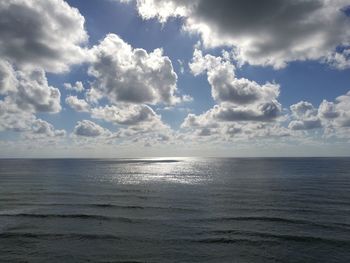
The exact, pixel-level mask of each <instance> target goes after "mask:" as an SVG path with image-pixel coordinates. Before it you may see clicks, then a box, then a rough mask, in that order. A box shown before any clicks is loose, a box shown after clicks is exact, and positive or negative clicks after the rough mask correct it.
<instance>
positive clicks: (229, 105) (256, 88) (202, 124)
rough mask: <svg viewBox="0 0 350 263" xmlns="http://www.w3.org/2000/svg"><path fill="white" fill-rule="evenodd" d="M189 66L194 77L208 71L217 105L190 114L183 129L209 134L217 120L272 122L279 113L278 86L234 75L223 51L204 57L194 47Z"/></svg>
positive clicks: (280, 108) (280, 109)
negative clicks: (221, 54)
mask: <svg viewBox="0 0 350 263" xmlns="http://www.w3.org/2000/svg"><path fill="white" fill-rule="evenodd" d="M189 67H190V69H191V72H192V73H193V74H194V75H195V76H197V75H199V74H203V73H206V74H207V79H208V82H209V84H210V86H211V94H212V97H213V99H214V100H215V101H216V102H218V103H219V104H218V105H215V106H214V107H213V108H212V109H210V110H208V111H207V112H205V113H203V114H201V115H199V116H195V115H193V114H189V115H188V116H187V117H186V119H185V120H184V122H183V124H182V127H183V128H191V127H192V128H193V127H197V128H199V129H200V132H199V134H201V135H210V134H212V133H213V130H212V128H213V125H218V124H217V123H218V122H271V121H274V120H276V119H277V118H278V117H279V116H280V114H281V111H282V106H281V104H280V103H279V102H278V101H277V97H278V96H279V93H280V91H279V89H280V87H279V85H278V84H274V83H266V84H264V85H260V84H258V83H256V82H255V81H251V80H248V79H245V78H237V77H236V76H235V67H234V65H233V64H232V63H231V62H230V61H229V60H228V57H227V56H226V55H225V54H223V56H217V57H216V56H212V55H208V54H207V55H205V56H203V54H202V51H200V50H197V49H196V50H195V51H194V55H193V59H192V61H191V63H190V64H189ZM209 128H210V129H211V130H209Z"/></svg>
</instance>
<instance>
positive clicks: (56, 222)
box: [0, 158, 350, 263]
mask: <svg viewBox="0 0 350 263" xmlns="http://www.w3.org/2000/svg"><path fill="white" fill-rule="evenodd" d="M0 262H62V263H66V262H219V263H220V262H317V263H319V262H325V263H331V262H344V263H348V262H350V159H349V158H248V159H240V158H227V159H224V158H221V159H215V158H208V159H200V158H198V159H196V158H192V159H191V158H189V159H147V160H146V159H145V160H143V159H142V160H141V159H132V160H131V159H48V160H39V159H36V160H27V159H17V160H12V159H10V160H0Z"/></svg>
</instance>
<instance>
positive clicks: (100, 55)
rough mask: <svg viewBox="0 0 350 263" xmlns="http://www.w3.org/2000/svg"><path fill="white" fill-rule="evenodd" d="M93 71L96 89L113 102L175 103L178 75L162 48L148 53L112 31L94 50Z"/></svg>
mask: <svg viewBox="0 0 350 263" xmlns="http://www.w3.org/2000/svg"><path fill="white" fill-rule="evenodd" d="M91 54H92V57H93V59H92V63H91V66H90V68H89V74H90V75H91V76H93V77H95V78H96V81H95V82H94V83H93V85H92V89H93V90H97V93H99V94H102V95H104V96H106V97H107V98H108V100H109V101H110V102H111V103H120V102H126V103H136V104H143V103H148V104H159V103H163V104H175V103H177V102H179V101H180V98H179V97H178V96H177V95H176V92H177V88H176V81H177V75H176V73H175V72H174V70H173V66H172V63H171V61H170V59H169V58H168V57H167V56H163V51H162V50H161V49H156V50H154V51H153V52H151V53H147V51H146V50H144V49H139V48H136V49H134V48H132V47H131V46H130V45H129V44H127V43H126V42H124V41H123V40H122V39H121V38H120V37H119V36H117V35H115V34H109V35H107V36H106V37H105V39H104V40H103V41H102V42H101V43H100V44H99V45H97V46H95V47H93V48H92V50H91Z"/></svg>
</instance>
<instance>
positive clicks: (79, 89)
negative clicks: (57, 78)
mask: <svg viewBox="0 0 350 263" xmlns="http://www.w3.org/2000/svg"><path fill="white" fill-rule="evenodd" d="M63 86H64V87H65V88H66V89H67V90H69V91H75V92H82V91H84V85H83V83H82V82H81V81H77V82H75V84H74V85H72V84H71V83H64V84H63Z"/></svg>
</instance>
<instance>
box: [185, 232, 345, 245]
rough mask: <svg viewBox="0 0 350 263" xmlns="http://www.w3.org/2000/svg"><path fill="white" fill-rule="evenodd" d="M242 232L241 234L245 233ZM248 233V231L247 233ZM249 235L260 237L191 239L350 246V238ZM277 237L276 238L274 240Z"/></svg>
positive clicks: (192, 240)
mask: <svg viewBox="0 0 350 263" xmlns="http://www.w3.org/2000/svg"><path fill="white" fill-rule="evenodd" d="M243 233H244V232H242V233H241V234H243ZM246 234H247V233H246ZM249 236H254V237H258V238H260V239H249V238H234V237H209V238H199V239H190V240H189V241H191V242H196V243H237V242H247V243H266V242H268V243H280V242H281V241H288V242H301V243H313V244H315V243H326V244H330V245H335V246H342V247H344V246H345V247H350V240H341V239H331V238H322V237H313V236H298V235H276V234H268V233H259V232H257V233H255V234H254V233H250V235H249ZM274 239H275V240H274Z"/></svg>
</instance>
